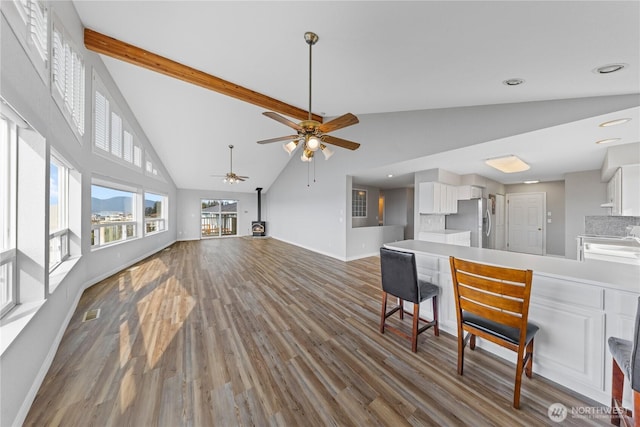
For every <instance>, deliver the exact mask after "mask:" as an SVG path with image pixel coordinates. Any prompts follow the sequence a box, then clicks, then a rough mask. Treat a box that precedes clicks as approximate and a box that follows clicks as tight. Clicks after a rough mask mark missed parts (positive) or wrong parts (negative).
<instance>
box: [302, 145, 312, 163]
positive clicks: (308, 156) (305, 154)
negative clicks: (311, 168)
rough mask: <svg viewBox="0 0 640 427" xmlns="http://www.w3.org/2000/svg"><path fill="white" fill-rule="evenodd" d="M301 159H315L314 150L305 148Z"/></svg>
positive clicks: (307, 160)
mask: <svg viewBox="0 0 640 427" xmlns="http://www.w3.org/2000/svg"><path fill="white" fill-rule="evenodd" d="M300 160H302V161H303V162H310V161H311V160H313V151H311V150H308V149H306V148H305V150H304V151H303V152H302V156H300Z"/></svg>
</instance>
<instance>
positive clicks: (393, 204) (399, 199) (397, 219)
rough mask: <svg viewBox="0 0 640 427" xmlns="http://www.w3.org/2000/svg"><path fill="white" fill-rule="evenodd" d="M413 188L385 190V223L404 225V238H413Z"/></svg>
mask: <svg viewBox="0 0 640 427" xmlns="http://www.w3.org/2000/svg"><path fill="white" fill-rule="evenodd" d="M413 196H414V192H413V188H398V189H395V190H384V225H402V226H404V238H405V239H407V240H408V239H413V231H414V225H413V224H414V222H413V221H414V220H413V214H414V212H413V207H414V201H413Z"/></svg>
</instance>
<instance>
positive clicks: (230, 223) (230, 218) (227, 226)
mask: <svg viewBox="0 0 640 427" xmlns="http://www.w3.org/2000/svg"><path fill="white" fill-rule="evenodd" d="M220 234H221V235H222V236H235V235H236V234H238V215H237V214H235V213H223V214H222V215H221V218H220Z"/></svg>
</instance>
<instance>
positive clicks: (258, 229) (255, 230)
mask: <svg viewBox="0 0 640 427" xmlns="http://www.w3.org/2000/svg"><path fill="white" fill-rule="evenodd" d="M256 191H257V192H258V220H257V221H251V233H252V234H253V237H263V236H266V235H267V223H266V222H264V221H262V197H261V195H260V193H261V192H262V188H260V187H258V188H256Z"/></svg>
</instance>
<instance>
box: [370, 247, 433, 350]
mask: <svg viewBox="0 0 640 427" xmlns="http://www.w3.org/2000/svg"><path fill="white" fill-rule="evenodd" d="M380 269H381V276H382V312H381V313H380V333H381V334H384V331H385V327H386V329H388V330H389V331H391V332H393V333H394V334H396V335H399V336H401V337H403V338H407V339H409V340H411V351H413V352H414V353H415V352H416V351H418V335H420V334H421V333H423V332H424V331H426V330H427V329H429V328H430V327H432V326H433V332H434V335H435V336H438V335H440V331H439V329H438V292H439V291H440V288H438V286H436V285H434V284H432V283H429V282H427V281H425V280H421V279H419V278H418V273H417V270H416V256H415V254H413V253H409V252H401V251H396V250H392V249H387V248H380ZM388 295H392V296H395V297H397V298H398V306H397V307H395V308H393V309H392V310H390V311H389V312H387V297H388ZM429 298H432V302H433V320H432V321H431V322H426V324H425V325H423V326H422V327H419V321H420V320H422V321H423V322H425V321H424V320H423V319H420V303H421V302H422V301H425V300H428V299H429ZM403 301H407V302H412V303H413V314H412V315H413V327H412V331H411V336H409V335H408V334H406V333H404V332H403V331H401V330H400V329H397V328H394V327H393V326H389V325H387V324H386V320H387V318H388V317H389V316H391V315H392V314H393V313H395V312H396V311H399V312H400V319H404V307H403V304H404V303H403ZM407 314H409V313H407Z"/></svg>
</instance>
